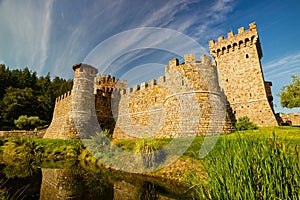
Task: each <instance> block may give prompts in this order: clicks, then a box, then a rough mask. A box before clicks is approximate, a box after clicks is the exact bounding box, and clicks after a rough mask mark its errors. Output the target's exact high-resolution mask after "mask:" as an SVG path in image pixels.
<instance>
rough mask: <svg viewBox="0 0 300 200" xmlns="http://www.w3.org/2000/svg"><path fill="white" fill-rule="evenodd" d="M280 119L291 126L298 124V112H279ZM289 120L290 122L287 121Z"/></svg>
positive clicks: (299, 121) (299, 119)
mask: <svg viewBox="0 0 300 200" xmlns="http://www.w3.org/2000/svg"><path fill="white" fill-rule="evenodd" d="M281 119H282V121H283V122H284V123H288V124H290V125H292V126H300V112H298V113H289V114H284V113H282V114H281ZM289 122H291V123H289Z"/></svg>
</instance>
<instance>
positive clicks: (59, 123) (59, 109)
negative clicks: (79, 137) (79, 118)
mask: <svg viewBox="0 0 300 200" xmlns="http://www.w3.org/2000/svg"><path fill="white" fill-rule="evenodd" d="M76 132H77V131H76V129H75V126H74V121H73V119H72V93H71V91H69V92H67V93H65V94H63V95H61V96H60V97H58V98H56V101H55V107H54V112H53V117H52V122H51V124H50V126H49V127H48V129H47V131H46V133H45V135H44V138H53V139H55V138H58V139H75V138H76Z"/></svg>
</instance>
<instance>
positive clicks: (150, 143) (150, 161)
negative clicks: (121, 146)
mask: <svg viewBox="0 0 300 200" xmlns="http://www.w3.org/2000/svg"><path fill="white" fill-rule="evenodd" d="M134 152H135V153H139V154H140V155H141V157H142V161H143V165H144V167H146V168H150V167H155V166H156V165H157V164H159V163H161V162H163V161H164V160H165V157H166V155H165V152H164V151H163V149H161V142H160V141H159V140H156V139H152V138H147V139H140V140H137V141H136V144H135V147H134Z"/></svg>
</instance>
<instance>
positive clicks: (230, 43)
mask: <svg viewBox="0 0 300 200" xmlns="http://www.w3.org/2000/svg"><path fill="white" fill-rule="evenodd" d="M209 48H210V53H211V55H212V56H213V57H214V58H215V60H216V63H217V68H218V74H219V79H220V80H219V82H220V85H221V87H222V88H223V89H224V92H225V95H226V97H227V100H228V102H229V104H230V106H231V108H232V110H233V113H234V114H235V117H236V119H238V118H240V117H243V116H248V117H249V118H250V120H251V121H252V122H254V123H256V124H257V125H259V126H277V125H278V123H277V120H276V118H275V114H274V110H273V103H272V100H273V97H272V94H271V90H270V86H271V83H270V82H265V80H264V76H263V71H262V67H261V62H260V59H261V58H262V50H261V46H260V41H259V37H258V32H257V28H256V24H255V23H251V24H250V25H249V30H244V27H241V28H239V29H238V34H236V35H234V34H233V32H229V33H228V37H227V38H226V39H224V37H223V36H220V37H219V38H218V42H215V41H214V40H211V41H209Z"/></svg>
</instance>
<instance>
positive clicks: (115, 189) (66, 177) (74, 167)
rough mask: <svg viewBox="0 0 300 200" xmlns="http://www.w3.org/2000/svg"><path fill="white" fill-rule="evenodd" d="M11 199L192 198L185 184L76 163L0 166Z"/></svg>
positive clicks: (55, 162)
mask: <svg viewBox="0 0 300 200" xmlns="http://www.w3.org/2000/svg"><path fill="white" fill-rule="evenodd" d="M0 172H1V173H0V184H1V188H5V189H6V190H7V191H8V193H9V194H8V195H9V197H10V199H47V200H49V199H105V200H107V199H190V198H192V197H191V196H190V194H189V191H188V188H187V187H186V186H185V185H182V184H179V183H177V182H172V181H170V180H165V179H161V178H160V179H158V178H153V177H146V176H142V175H134V174H125V173H120V172H111V171H109V170H106V169H100V168H97V167H95V168H93V166H83V165H82V163H81V164H80V163H79V161H77V160H65V161H47V162H43V163H39V164H38V165H37V163H35V162H34V161H33V162H31V163H22V162H20V163H15V165H14V166H11V165H5V164H0Z"/></svg>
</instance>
